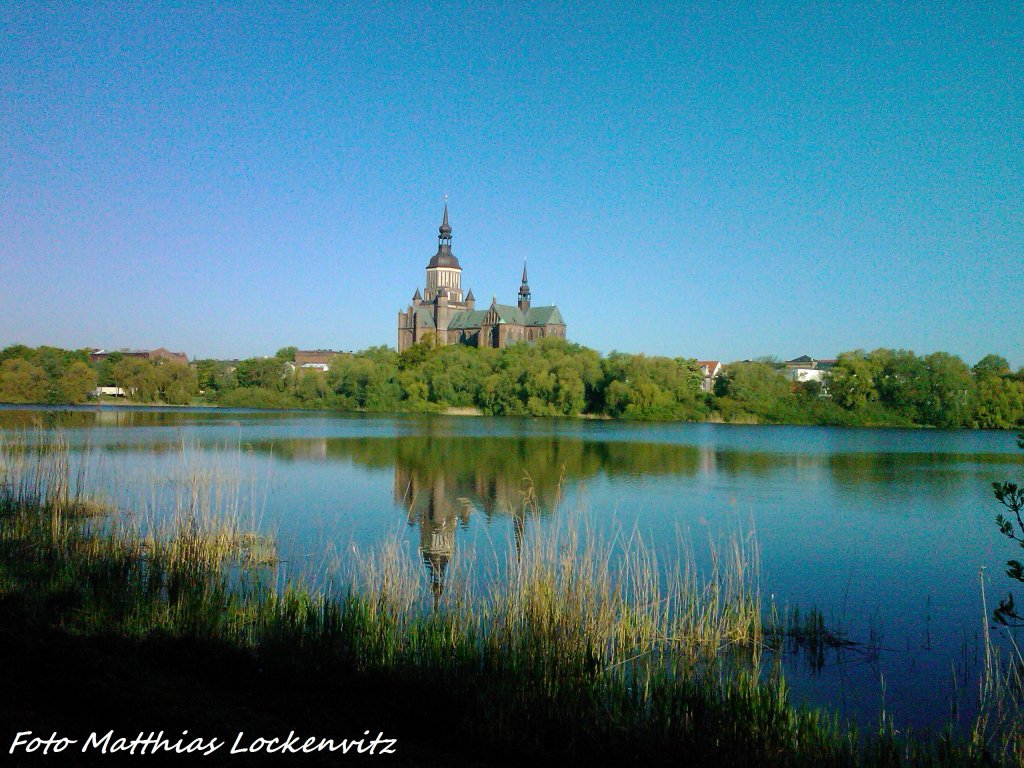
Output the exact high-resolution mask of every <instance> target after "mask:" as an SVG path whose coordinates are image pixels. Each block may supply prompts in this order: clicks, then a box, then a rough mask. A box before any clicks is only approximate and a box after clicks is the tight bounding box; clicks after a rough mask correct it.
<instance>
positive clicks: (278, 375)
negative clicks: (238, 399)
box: [235, 357, 288, 391]
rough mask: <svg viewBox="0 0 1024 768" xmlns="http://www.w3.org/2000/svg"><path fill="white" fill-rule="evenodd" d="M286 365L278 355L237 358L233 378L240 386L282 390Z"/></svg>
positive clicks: (286, 372) (286, 371) (286, 370)
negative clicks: (245, 358)
mask: <svg viewBox="0 0 1024 768" xmlns="http://www.w3.org/2000/svg"><path fill="white" fill-rule="evenodd" d="M287 374H288V366H287V364H286V363H285V361H284V360H282V359H280V358H278V357H250V358H248V359H247V360H239V361H238V364H237V365H236V366H235V379H236V380H237V381H238V386H240V387H261V388H263V389H277V390H279V391H284V388H285V377H286V376H287Z"/></svg>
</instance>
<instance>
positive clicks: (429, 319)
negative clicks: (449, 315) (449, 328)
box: [412, 307, 436, 328]
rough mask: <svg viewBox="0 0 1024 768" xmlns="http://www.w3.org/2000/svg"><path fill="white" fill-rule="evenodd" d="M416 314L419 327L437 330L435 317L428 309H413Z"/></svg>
mask: <svg viewBox="0 0 1024 768" xmlns="http://www.w3.org/2000/svg"><path fill="white" fill-rule="evenodd" d="M412 311H413V312H415V313H416V321H417V325H425V326H426V327H427V328H435V327H436V326H435V325H434V315H433V313H432V312H431V311H430V310H429V309H428V308H427V307H413V308H412Z"/></svg>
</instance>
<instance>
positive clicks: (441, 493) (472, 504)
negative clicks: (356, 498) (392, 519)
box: [394, 462, 559, 599]
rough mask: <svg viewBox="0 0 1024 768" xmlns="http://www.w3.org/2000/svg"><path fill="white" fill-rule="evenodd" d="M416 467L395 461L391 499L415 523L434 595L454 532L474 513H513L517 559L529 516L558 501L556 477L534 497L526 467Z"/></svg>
mask: <svg viewBox="0 0 1024 768" xmlns="http://www.w3.org/2000/svg"><path fill="white" fill-rule="evenodd" d="M419 469H421V468H417V467H415V466H413V465H411V464H403V463H401V462H396V463H395V485H394V499H395V503H396V504H398V505H399V506H401V507H402V508H404V509H405V510H406V511H407V515H408V522H409V525H410V526H413V527H416V528H418V529H419V552H420V555H421V556H422V558H423V563H424V566H425V567H426V569H427V573H428V575H429V577H430V583H431V589H432V591H433V593H434V597H435V599H436V598H439V597H440V596H441V595H442V594H443V593H444V589H445V584H446V574H447V570H448V566H449V563H450V562H451V560H452V558H453V557H454V555H455V547H456V532H457V531H458V530H459V529H461V530H463V531H466V530H468V528H469V524H470V518H471V517H472V516H473V515H474V514H476V515H482V516H484V517H485V518H486V519H487V520H491V519H493V518H495V517H497V516H502V517H511V519H512V528H513V533H514V537H515V548H516V557H517V559H518V557H519V555H520V554H521V552H522V545H523V536H524V535H525V532H526V524H527V517H528V516H530V515H541V514H550V513H551V511H552V510H553V509H554V507H555V506H556V504H557V499H558V494H559V490H558V482H557V481H556V482H555V484H554V486H553V487H548V484H547V483H545V487H544V491H543V493H544V495H543V497H542V498H538V496H539V494H537V489H536V486H535V481H534V480H533V479H532V478H531V477H530V476H529V475H528V474H527V473H526V471H525V468H523V469H522V470H521V471H520V472H519V473H518V474H511V473H507V474H489V473H486V472H484V471H474V472H470V473H462V472H459V471H447V470H446V469H445V468H433V469H432V470H431V471H429V472H426V473H424V472H421V471H419ZM535 494H536V495H535Z"/></svg>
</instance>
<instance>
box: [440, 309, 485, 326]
mask: <svg viewBox="0 0 1024 768" xmlns="http://www.w3.org/2000/svg"><path fill="white" fill-rule="evenodd" d="M486 314H487V310H486V309H464V310H462V311H460V312H456V313H455V314H454V315H452V319H451V322H449V323H448V329H449V330H466V329H469V328H479V327H480V324H481V323H482V322H483V320H484V315H486Z"/></svg>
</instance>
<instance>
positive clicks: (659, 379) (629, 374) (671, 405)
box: [591, 352, 707, 419]
mask: <svg viewBox="0 0 1024 768" xmlns="http://www.w3.org/2000/svg"><path fill="white" fill-rule="evenodd" d="M601 372H602V381H601V384H602V386H601V391H600V392H599V393H594V395H592V397H591V401H592V402H595V401H596V402H600V403H601V404H602V406H603V410H604V412H605V413H607V414H608V415H609V416H613V417H622V418H627V419H696V418H701V417H703V416H706V415H707V408H706V405H705V401H704V398H703V397H702V395H701V389H700V386H701V373H700V367H699V366H698V365H697V362H696V361H695V360H692V359H688V358H682V357H677V358H674V359H673V358H668V357H647V356H645V355H629V354H625V353H622V352H612V353H611V354H609V355H608V357H607V358H606V359H605V360H603V361H602V362H601Z"/></svg>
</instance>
